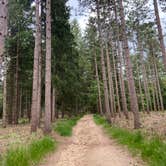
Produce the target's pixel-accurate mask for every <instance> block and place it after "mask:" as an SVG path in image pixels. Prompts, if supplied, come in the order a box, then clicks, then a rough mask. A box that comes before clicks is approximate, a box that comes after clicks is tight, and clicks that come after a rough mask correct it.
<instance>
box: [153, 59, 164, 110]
mask: <svg viewBox="0 0 166 166" xmlns="http://www.w3.org/2000/svg"><path fill="white" fill-rule="evenodd" d="M153 64H154V71H155V76H156V77H155V78H156V83H157V88H158V93H159V99H160V110H162V111H164V105H163V97H162V94H161V87H160V81H159V74H158V69H157V65H156V61H155V58H154V57H153Z"/></svg>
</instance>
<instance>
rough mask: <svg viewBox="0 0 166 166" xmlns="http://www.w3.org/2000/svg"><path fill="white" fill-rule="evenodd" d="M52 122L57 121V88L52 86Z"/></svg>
mask: <svg viewBox="0 0 166 166" xmlns="http://www.w3.org/2000/svg"><path fill="white" fill-rule="evenodd" d="M51 119H52V122H55V88H52V118H51Z"/></svg>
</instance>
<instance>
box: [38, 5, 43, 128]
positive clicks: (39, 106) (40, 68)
mask: <svg viewBox="0 0 166 166" xmlns="http://www.w3.org/2000/svg"><path fill="white" fill-rule="evenodd" d="M40 3H41V2H40ZM40 6H41V4H40ZM39 8H40V7H39ZM39 22H40V23H39V29H40V30H39V36H40V37H39V42H40V44H39V46H38V47H39V48H38V49H39V52H38V56H39V57H38V58H39V61H38V63H39V64H38V87H37V88H38V89H37V91H38V92H37V95H38V96H37V125H38V126H39V125H40V113H41V79H42V43H41V41H42V34H41V17H40V18H39Z"/></svg>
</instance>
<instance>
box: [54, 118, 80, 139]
mask: <svg viewBox="0 0 166 166" xmlns="http://www.w3.org/2000/svg"><path fill="white" fill-rule="evenodd" d="M80 118H81V117H80V116H78V117H74V118H71V119H63V120H59V121H58V122H56V123H55V125H54V131H56V132H57V133H58V134H60V135H61V136H65V137H67V136H71V135H72V128H73V126H75V125H76V124H77V121H78V120H79V119H80Z"/></svg>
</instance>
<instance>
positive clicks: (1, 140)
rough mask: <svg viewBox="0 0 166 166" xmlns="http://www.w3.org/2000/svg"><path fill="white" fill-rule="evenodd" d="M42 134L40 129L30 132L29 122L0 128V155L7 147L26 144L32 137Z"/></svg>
mask: <svg viewBox="0 0 166 166" xmlns="http://www.w3.org/2000/svg"><path fill="white" fill-rule="evenodd" d="M42 136H43V133H42V130H38V132H37V133H36V134H32V135H31V133H30V125H29V124H19V125H15V126H8V127H7V128H0V155H1V154H3V153H4V152H5V151H6V150H7V149H8V148H9V147H11V146H18V145H22V144H28V143H30V142H31V141H32V140H33V139H39V138H41V137H42Z"/></svg>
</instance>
